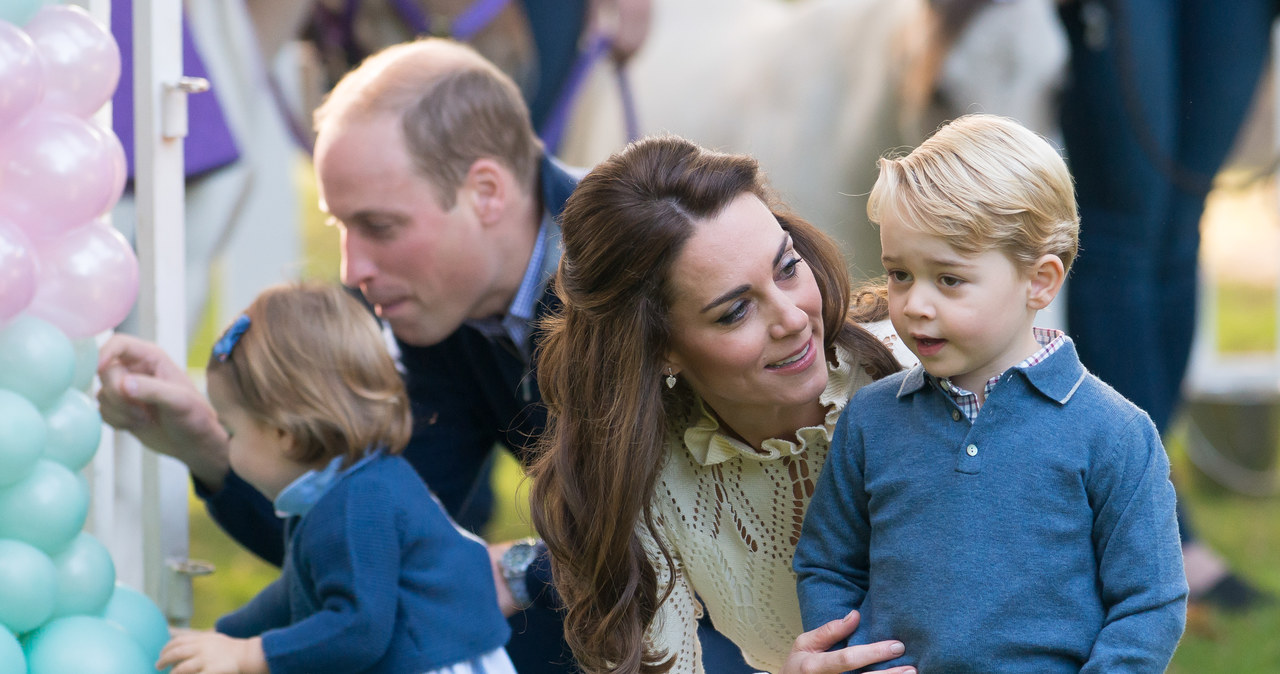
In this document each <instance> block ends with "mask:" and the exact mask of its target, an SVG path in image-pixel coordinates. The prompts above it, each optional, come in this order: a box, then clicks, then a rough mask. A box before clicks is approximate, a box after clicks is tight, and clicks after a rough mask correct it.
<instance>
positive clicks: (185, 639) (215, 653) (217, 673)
mask: <svg viewBox="0 0 1280 674" xmlns="http://www.w3.org/2000/svg"><path fill="white" fill-rule="evenodd" d="M166 667H173V670H172V672H171V674H271V670H270V669H268V668H267V658H266V655H265V654H264V653H263V652H262V639H261V638H259V637H253V638H250V639H236V638H233V637H229V636H226V635H223V634H218V633H217V632H198V631H194V630H180V631H178V632H177V633H175V635H174V637H173V638H172V639H170V640H169V643H168V644H166V645H165V647H164V649H163V650H161V651H160V659H159V660H157V661H156V669H164V668H166Z"/></svg>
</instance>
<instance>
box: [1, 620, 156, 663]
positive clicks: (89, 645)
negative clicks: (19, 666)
mask: <svg viewBox="0 0 1280 674" xmlns="http://www.w3.org/2000/svg"><path fill="white" fill-rule="evenodd" d="M22 642H23V649H24V650H25V651H26V654H27V667H28V671H29V672H30V674H71V673H72V672H74V673H75V674H144V672H155V671H156V670H155V666H154V665H155V661H154V660H152V661H151V662H148V661H147V656H146V654H145V653H143V652H142V648H141V647H140V646H138V644H136V643H134V641H133V639H130V638H129V635H128V634H125V631H124V630H123V629H121V628H120V626H119V625H116V624H115V623H112V622H110V621H108V620H106V619H105V618H99V617H97V616H87V615H73V616H67V617H65V618H57V619H55V620H50V621H49V622H48V624H46V625H45V626H43V627H41V628H40V629H38V630H36V631H35V632H32V633H31V634H28V635H25V636H24V637H23V639H22Z"/></svg>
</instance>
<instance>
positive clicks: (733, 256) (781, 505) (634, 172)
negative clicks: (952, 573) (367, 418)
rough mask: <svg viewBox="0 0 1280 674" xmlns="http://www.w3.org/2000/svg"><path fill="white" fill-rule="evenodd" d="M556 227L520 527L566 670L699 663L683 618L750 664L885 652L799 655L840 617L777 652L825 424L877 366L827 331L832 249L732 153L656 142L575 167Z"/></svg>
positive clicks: (787, 631) (840, 267)
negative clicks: (559, 618) (573, 186)
mask: <svg viewBox="0 0 1280 674" xmlns="http://www.w3.org/2000/svg"><path fill="white" fill-rule="evenodd" d="M562 228H563V248H564V257H563V259H562V261H561V264H560V272H559V277H558V280H557V291H558V293H559V296H560V299H561V301H562V303H563V309H562V311H561V312H560V313H559V314H558V315H556V316H555V317H554V318H552V319H551V320H550V321H549V323H548V325H546V326H545V327H546V328H547V338H546V340H545V342H544V343H543V346H542V349H543V351H542V355H541V360H540V374H539V384H540V386H541V388H542V392H543V396H544V400H545V401H546V403H547V406H548V410H549V420H548V429H547V433H546V434H545V436H544V439H543V450H544V451H543V452H542V454H541V458H540V459H539V461H538V463H537V465H536V466H535V469H534V480H533V503H534V507H533V518H534V525H535V527H536V528H537V529H538V531H539V533H541V534H542V536H543V537H544V539H545V540H546V542H547V545H548V546H549V547H550V549H551V553H552V558H553V571H554V574H555V578H556V583H557V587H558V589H559V590H560V592H561V594H562V597H563V599H564V602H565V605H566V608H567V611H566V619H565V630H566V637H567V639H568V642H569V644H570V645H571V646H572V647H573V650H574V653H575V655H576V656H577V657H578V660H579V663H580V665H581V666H582V667H583V669H584V670H586V671H588V672H604V671H607V672H615V671H616V672H662V671H668V670H669V671H675V672H681V673H684V672H700V671H702V665H701V662H700V658H699V653H698V641H697V636H696V619H697V615H698V614H700V613H701V604H705V605H706V607H707V609H708V611H709V613H710V616H711V618H712V621H713V622H714V624H715V626H716V628H717V629H718V630H719V631H721V632H722V633H723V634H725V635H726V636H728V637H729V638H730V639H731V640H733V641H734V643H736V644H737V645H738V646H739V647H740V648H741V649H742V650H743V655H744V657H745V658H746V660H747V662H748V663H749V664H750V665H752V666H753V667H758V668H761V669H767V670H769V671H772V672H778V671H795V672H801V671H803V672H842V671H845V670H848V669H852V668H855V667H861V666H865V665H867V664H870V663H874V662H880V661H882V660H885V659H888V658H889V657H891V656H892V655H893V652H892V651H890V650H889V649H890V647H891V646H896V647H898V648H900V644H896V642H893V643H892V644H891V643H889V642H884V643H881V644H876V645H873V646H871V647H866V648H862V647H855V648H848V649H843V650H842V651H839V652H837V653H833V654H824V653H822V652H821V651H823V650H824V649H825V648H826V647H828V646H830V645H831V644H833V643H834V642H835V641H836V640H837V639H838V638H839V637H840V636H841V633H843V634H847V633H848V632H850V631H852V629H853V627H854V624H855V623H854V620H855V619H846V620H845V621H838V623H841V624H837V623H833V624H831V625H828V626H827V627H826V628H823V630H816V631H815V632H820V634H813V633H811V634H807V635H802V636H801V637H800V638H799V639H797V638H796V635H798V634H800V631H801V628H800V624H801V623H800V614H799V607H798V602H797V599H796V591H795V574H794V573H793V572H792V570H791V558H792V555H793V553H794V551H795V545H796V541H797V539H798V537H799V535H800V525H801V521H802V520H803V516H804V511H805V508H806V506H807V505H808V501H809V498H810V496H811V495H812V493H813V484H814V482H815V481H816V479H817V476H818V472H819V471H820V469H821V467H822V462H823V460H824V459H825V458H826V453H827V449H828V444H829V441H830V435H831V430H832V428H833V427H834V424H835V421H836V418H837V417H838V415H839V412H840V410H841V409H843V407H844V404H845V402H846V401H847V400H848V398H849V396H850V395H852V394H853V392H854V391H856V390H857V389H858V388H859V387H861V386H863V385H864V384H866V383H869V382H870V381H872V380H873V379H875V378H878V377H881V376H884V375H886V374H889V373H891V372H893V371H895V370H897V369H898V365H897V363H896V361H895V360H894V359H893V356H892V354H891V353H890V352H889V351H888V349H886V348H885V347H884V345H883V344H881V343H880V341H879V340H877V338H876V337H874V336H873V335H871V334H870V333H868V332H867V331H866V330H864V329H862V328H861V327H859V326H858V325H857V324H855V323H854V322H852V321H851V320H850V319H849V316H848V314H849V305H850V288H849V281H848V277H847V276H846V272H845V267H844V264H843V262H842V260H841V258H840V255H839V253H838V250H837V248H836V247H835V244H834V243H833V242H832V241H831V240H830V239H829V238H828V237H826V236H825V235H823V234H821V233H820V232H819V231H818V230H817V229H815V228H814V227H813V226H812V225H809V224H808V223H806V222H804V221H803V220H800V219H798V218H796V217H795V216H793V215H791V214H789V213H786V212H785V211H783V210H782V209H781V208H780V207H779V205H778V204H776V203H775V202H774V201H773V200H772V199H771V198H770V196H769V195H768V193H767V191H766V188H765V187H764V184H763V180H762V177H761V175H760V173H759V171H758V168H757V166H756V163H755V161H754V160H752V159H750V158H748V157H744V156H734V155H722V154H717V153H712V152H709V151H706V150H703V149H701V148H699V147H697V146H696V145H693V144H691V143H689V142H687V141H684V140H681V139H678V138H671V137H667V138H654V139H648V140H643V141H640V142H638V143H634V144H632V145H631V146H629V147H628V148H626V149H625V150H623V151H622V152H621V153H619V154H617V155H615V156H613V157H611V158H610V159H608V160H606V161H605V162H604V163H602V164H601V165H600V166H598V167H597V168H596V169H595V170H593V171H592V172H591V173H590V174H589V175H588V176H587V177H586V178H585V179H584V180H583V181H582V183H581V184H580V185H579V187H578V188H577V190H576V191H575V192H574V194H573V196H572V197H570V199H569V201H568V203H567V204H566V206H565V211H564V214H563V216H562ZM872 304H875V303H874V302H873V303H872ZM695 595H696V598H695ZM699 599H700V600H701V604H700V603H699ZM793 640H795V641H794V642H793ZM793 646H794V649H793ZM898 652H899V653H900V652H901V651H900V650H899V651H898ZM789 657H790V660H789V659H788V658H789ZM895 671H909V670H905V669H904V670H895Z"/></svg>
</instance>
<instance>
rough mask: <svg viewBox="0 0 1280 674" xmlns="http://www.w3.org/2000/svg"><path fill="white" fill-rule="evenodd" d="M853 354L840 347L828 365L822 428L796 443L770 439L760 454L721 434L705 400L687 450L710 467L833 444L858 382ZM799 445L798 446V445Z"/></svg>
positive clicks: (688, 433) (806, 431)
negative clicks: (833, 359)
mask: <svg viewBox="0 0 1280 674" xmlns="http://www.w3.org/2000/svg"><path fill="white" fill-rule="evenodd" d="M849 358H850V354H849V352H848V351H846V350H845V349H842V348H840V347H839V346H837V347H836V363H835V365H832V364H831V363H827V387H826V388H825V389H823V391H822V395H820V396H818V402H820V403H822V405H823V406H824V407H826V408H827V415H826V418H825V419H824V420H823V423H822V425H821V426H805V427H804V428H801V429H799V430H797V431H796V441H793V440H784V439H782V438H769V439H768V440H765V441H764V442H763V443H762V444H761V448H760V450H759V451H757V450H756V449H755V448H753V447H752V446H751V445H748V444H747V443H745V442H742V441H741V440H738V439H737V438H734V437H731V436H729V435H727V434H725V433H722V432H721V431H720V421H719V420H718V419H716V416H715V414H713V413H712V412H711V410H710V409H709V408H707V406H706V404H705V403H703V401H702V399H701V398H697V399H696V400H695V402H694V405H696V414H695V417H696V418H695V420H694V423H693V425H692V426H690V427H689V428H687V429H686V430H685V432H684V446H685V448H686V449H688V450H689V453H690V454H691V455H693V458H694V460H695V461H697V462H698V463H699V464H701V465H703V466H710V465H714V464H717V463H720V462H722V461H728V460H729V459H732V458H735V457H742V458H744V459H754V460H756V461H773V460H775V459H780V458H782V457H784V456H795V455H797V454H803V453H804V451H805V448H807V447H808V446H810V445H817V444H819V443H823V444H828V443H830V442H831V433H832V431H833V430H834V429H835V426H836V421H837V420H838V419H839V418H840V412H841V411H843V410H844V406H845V404H846V403H848V402H849V396H850V395H852V393H853V391H852V388H853V385H854V380H855V374H856V372H855V368H854V366H853V364H852V363H851V362H850V361H849ZM797 441H798V442H797Z"/></svg>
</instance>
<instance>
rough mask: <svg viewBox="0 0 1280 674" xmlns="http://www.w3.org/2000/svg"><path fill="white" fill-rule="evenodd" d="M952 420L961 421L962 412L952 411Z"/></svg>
mask: <svg viewBox="0 0 1280 674" xmlns="http://www.w3.org/2000/svg"><path fill="white" fill-rule="evenodd" d="M951 420H952V421H960V410H951Z"/></svg>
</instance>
